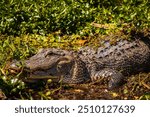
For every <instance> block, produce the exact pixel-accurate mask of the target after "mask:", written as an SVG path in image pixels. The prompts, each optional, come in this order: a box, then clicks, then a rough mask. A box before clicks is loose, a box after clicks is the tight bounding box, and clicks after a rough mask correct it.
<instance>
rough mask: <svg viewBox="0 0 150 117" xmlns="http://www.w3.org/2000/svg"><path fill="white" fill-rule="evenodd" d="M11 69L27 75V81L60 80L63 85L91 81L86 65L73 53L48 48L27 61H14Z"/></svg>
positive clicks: (10, 66)
mask: <svg viewBox="0 0 150 117" xmlns="http://www.w3.org/2000/svg"><path fill="white" fill-rule="evenodd" d="M9 69H11V70H15V71H21V70H22V71H23V72H26V73H27V78H26V79H27V80H29V81H35V80H38V79H53V80H54V79H55V80H56V81H58V79H59V80H60V78H61V81H62V82H63V83H71V84H76V83H82V82H85V81H87V79H89V75H88V71H87V68H86V65H85V63H84V62H83V61H82V60H81V59H80V58H79V57H78V56H77V55H76V54H75V53H71V51H69V52H68V51H66V50H60V49H54V48H48V49H42V50H40V51H39V52H38V53H37V54H36V55H34V56H32V57H31V58H29V59H28V60H25V61H22V62H20V61H14V62H12V63H11V64H10V65H9Z"/></svg>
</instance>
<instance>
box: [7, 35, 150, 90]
mask: <svg viewBox="0 0 150 117" xmlns="http://www.w3.org/2000/svg"><path fill="white" fill-rule="evenodd" d="M101 43H102V44H103V46H100V47H98V48H93V47H90V46H86V47H82V48H81V49H79V50H78V51H73V50H71V51H69V50H63V49H56V48H45V49H41V50H40V51H39V52H38V53H37V54H35V55H34V56H32V57H30V58H29V59H28V60H25V61H24V62H20V61H15V62H12V63H11V64H10V66H9V68H10V69H13V70H18V69H21V68H22V67H20V65H21V64H22V65H23V70H24V71H26V72H27V74H28V79H30V80H37V79H48V78H54V77H56V78H58V79H59V81H61V82H63V83H69V84H80V83H87V82H90V81H91V82H94V81H98V80H99V79H101V78H103V79H107V80H108V89H115V88H118V87H119V86H122V84H124V81H125V80H126V78H127V77H128V76H130V75H133V74H136V73H139V72H142V71H147V70H148V69H149V66H150V62H149V61H150V41H149V38H145V37H143V38H138V39H131V40H126V39H118V40H117V41H116V42H115V43H114V44H111V43H110V41H108V40H107V41H102V42H101Z"/></svg>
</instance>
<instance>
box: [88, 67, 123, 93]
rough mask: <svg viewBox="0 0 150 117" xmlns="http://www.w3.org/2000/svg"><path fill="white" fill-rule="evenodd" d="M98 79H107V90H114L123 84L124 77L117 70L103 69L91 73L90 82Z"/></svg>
mask: <svg viewBox="0 0 150 117" xmlns="http://www.w3.org/2000/svg"><path fill="white" fill-rule="evenodd" d="M100 78H108V80H109V81H108V89H110V90H111V89H115V88H118V87H119V86H121V85H122V84H123V83H124V80H125V77H124V76H123V74H122V73H120V72H119V71H117V70H113V69H108V68H104V69H102V70H100V71H92V72H91V80H92V81H96V80H98V79H100Z"/></svg>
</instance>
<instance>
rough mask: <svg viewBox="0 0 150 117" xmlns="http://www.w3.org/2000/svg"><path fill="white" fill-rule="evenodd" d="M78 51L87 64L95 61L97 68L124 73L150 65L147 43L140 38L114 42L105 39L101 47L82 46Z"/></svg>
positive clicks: (149, 49) (128, 73) (149, 50)
mask: <svg viewBox="0 0 150 117" xmlns="http://www.w3.org/2000/svg"><path fill="white" fill-rule="evenodd" d="M79 53H80V57H81V58H82V60H83V61H84V62H86V63H87V64H88V65H90V63H91V62H92V61H95V62H96V63H97V65H98V67H99V69H103V68H110V69H115V70H118V71H120V72H122V73H123V74H124V75H131V74H133V73H137V72H140V71H143V70H145V69H146V68H148V66H150V62H149V60H150V48H149V44H148V43H147V42H146V41H143V40H140V39H136V40H131V41H129V40H120V41H117V42H116V43H115V44H110V42H109V41H106V42H104V44H103V46H102V47H99V48H97V49H93V48H91V47H84V48H82V49H81V50H80V51H79Z"/></svg>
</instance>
